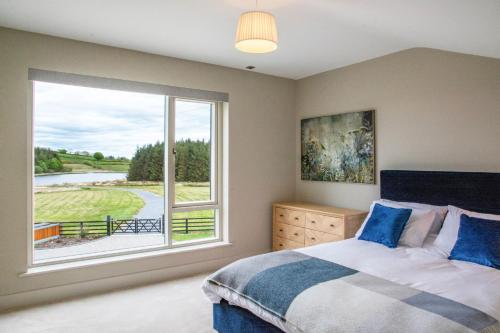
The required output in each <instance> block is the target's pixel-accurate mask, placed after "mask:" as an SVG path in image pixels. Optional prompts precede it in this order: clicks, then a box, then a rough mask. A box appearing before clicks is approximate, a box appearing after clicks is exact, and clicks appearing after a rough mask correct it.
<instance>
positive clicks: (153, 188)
mask: <svg viewBox="0 0 500 333" xmlns="http://www.w3.org/2000/svg"><path fill="white" fill-rule="evenodd" d="M117 186H118V187H126V188H136V189H138V190H144V191H149V192H152V193H154V194H156V195H160V196H163V195H164V193H165V192H164V187H163V183H158V185H140V184H138V185H134V184H132V182H129V183H127V184H126V185H117ZM207 200H210V184H209V183H185V182H180V183H175V201H176V202H178V203H179V202H189V201H207Z"/></svg>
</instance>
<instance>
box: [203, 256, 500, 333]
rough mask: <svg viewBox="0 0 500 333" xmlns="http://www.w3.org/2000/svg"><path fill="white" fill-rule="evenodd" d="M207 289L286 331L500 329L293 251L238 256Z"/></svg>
mask: <svg viewBox="0 0 500 333" xmlns="http://www.w3.org/2000/svg"><path fill="white" fill-rule="evenodd" d="M204 289H205V291H206V292H207V293H210V292H215V293H216V294H218V295H219V296H220V297H222V298H226V299H227V298H231V299H228V301H230V302H231V303H236V304H238V302H235V300H238V299H242V300H244V301H245V302H246V303H247V304H251V305H252V306H253V307H254V308H255V307H258V309H259V310H260V312H261V314H262V313H264V314H265V315H266V316H265V317H267V319H266V318H264V319H266V320H268V318H272V319H274V320H273V321H274V322H275V323H276V322H278V323H279V324H280V325H279V327H280V328H282V329H284V330H285V331H288V332H384V333H386V332H482V333H493V332H500V324H499V322H498V321H497V320H496V319H495V318H492V317H491V316H489V315H487V314H485V313H483V312H481V311H479V310H477V309H474V308H471V307H469V306H466V305H464V304H461V303H457V302H455V301H452V300H449V299H446V298H443V297H441V296H438V295H434V294H430V293H427V292H423V291H420V290H417V289H413V288H409V287H406V286H403V285H399V284H397V283H394V282H391V281H387V280H384V279H381V278H377V277H374V276H371V275H368V274H365V273H362V272H359V271H356V270H354V269H351V268H348V267H345V266H342V265H339V264H336V263H332V262H329V261H325V260H321V259H318V258H314V257H310V256H307V255H305V254H302V253H299V252H294V251H280V252H274V253H268V254H264V255H260V256H255V257H251V258H247V259H243V260H239V261H237V262H235V263H233V264H231V265H228V266H226V267H224V268H222V269H221V270H219V271H217V272H215V273H214V274H212V275H211V276H210V277H208V278H207V280H206V281H205V286H204ZM228 295H229V296H230V297H228ZM256 314H257V315H259V314H258V313H256ZM260 316H261V317H263V316H262V315H260Z"/></svg>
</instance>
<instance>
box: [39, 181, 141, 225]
mask: <svg viewBox="0 0 500 333" xmlns="http://www.w3.org/2000/svg"><path fill="white" fill-rule="evenodd" d="M143 206H144V201H143V200H142V199H141V198H140V197H138V196H137V195H135V194H133V193H130V192H127V191H120V190H114V189H110V188H105V189H100V188H87V189H80V190H74V191H61V192H50V193H36V194H35V221H36V222H45V221H48V222H64V221H104V220H106V215H111V216H112V217H113V218H115V219H127V218H131V217H132V216H134V215H135V214H136V213H137V212H138V211H139V210H140V209H141V208H142V207H143Z"/></svg>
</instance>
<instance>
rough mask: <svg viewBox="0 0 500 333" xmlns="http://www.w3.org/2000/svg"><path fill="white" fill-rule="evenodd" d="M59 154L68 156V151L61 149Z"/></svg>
mask: <svg viewBox="0 0 500 333" xmlns="http://www.w3.org/2000/svg"><path fill="white" fill-rule="evenodd" d="M57 152H58V153H61V154H66V153H67V152H68V151H67V150H66V149H59V150H58V151H57Z"/></svg>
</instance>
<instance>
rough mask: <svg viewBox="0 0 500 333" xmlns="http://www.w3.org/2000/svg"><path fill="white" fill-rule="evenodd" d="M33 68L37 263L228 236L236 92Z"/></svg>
mask: <svg viewBox="0 0 500 333" xmlns="http://www.w3.org/2000/svg"><path fill="white" fill-rule="evenodd" d="M34 73H35V74H33V75H31V72H30V78H31V80H32V82H33V103H32V104H33V140H32V142H33V157H34V158H33V198H34V200H33V208H34V209H33V221H32V223H33V229H32V230H33V235H32V236H33V237H31V239H32V240H33V252H32V260H31V264H35V265H37V264H45V263H53V262H60V261H67V260H77V259H81V258H82V257H83V258H86V257H95V256H107V255H115V254H118V253H124V252H130V251H134V252H135V251H146V250H152V249H161V248H170V247H178V246H186V245H192V244H194V243H200V242H210V241H217V240H221V239H222V232H221V230H222V227H221V216H220V215H221V211H222V207H221V154H220V153H219V152H220V151H221V148H220V147H221V142H222V134H221V133H222V131H221V127H222V126H221V123H222V122H221V119H222V117H221V113H222V104H223V101H221V99H222V100H224V99H225V98H226V99H227V97H224V95H223V94H222V95H221V94H220V93H211V92H203V91H196V90H191V89H185V90H183V89H182V88H176V87H167V86H157V85H147V84H142V83H135V82H128V81H127V82H125V81H119V80H108V79H100V78H89V77H82V76H75V75H72V74H60V73H57V74H58V75H54V73H51V72H44V71H36V70H34ZM38 78H41V79H38ZM82 78H84V79H85V80H83V81H82ZM54 81H55V82H54ZM79 82H84V84H82V85H80V84H78V83H79ZM89 82H90V84H89ZM124 82H125V83H124ZM110 86H111V89H110V88H109V87H110ZM120 87H123V88H124V89H120ZM171 91H173V92H175V93H178V92H179V91H181V92H183V91H184V92H186V94H185V97H174V96H170V95H169V92H171ZM200 94H201V95H202V96H201V97H207V96H208V97H213V99H211V98H199V97H200V96H199V95H200ZM191 95H194V98H193V97H192V96H191ZM220 96H222V97H223V98H220Z"/></svg>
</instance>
